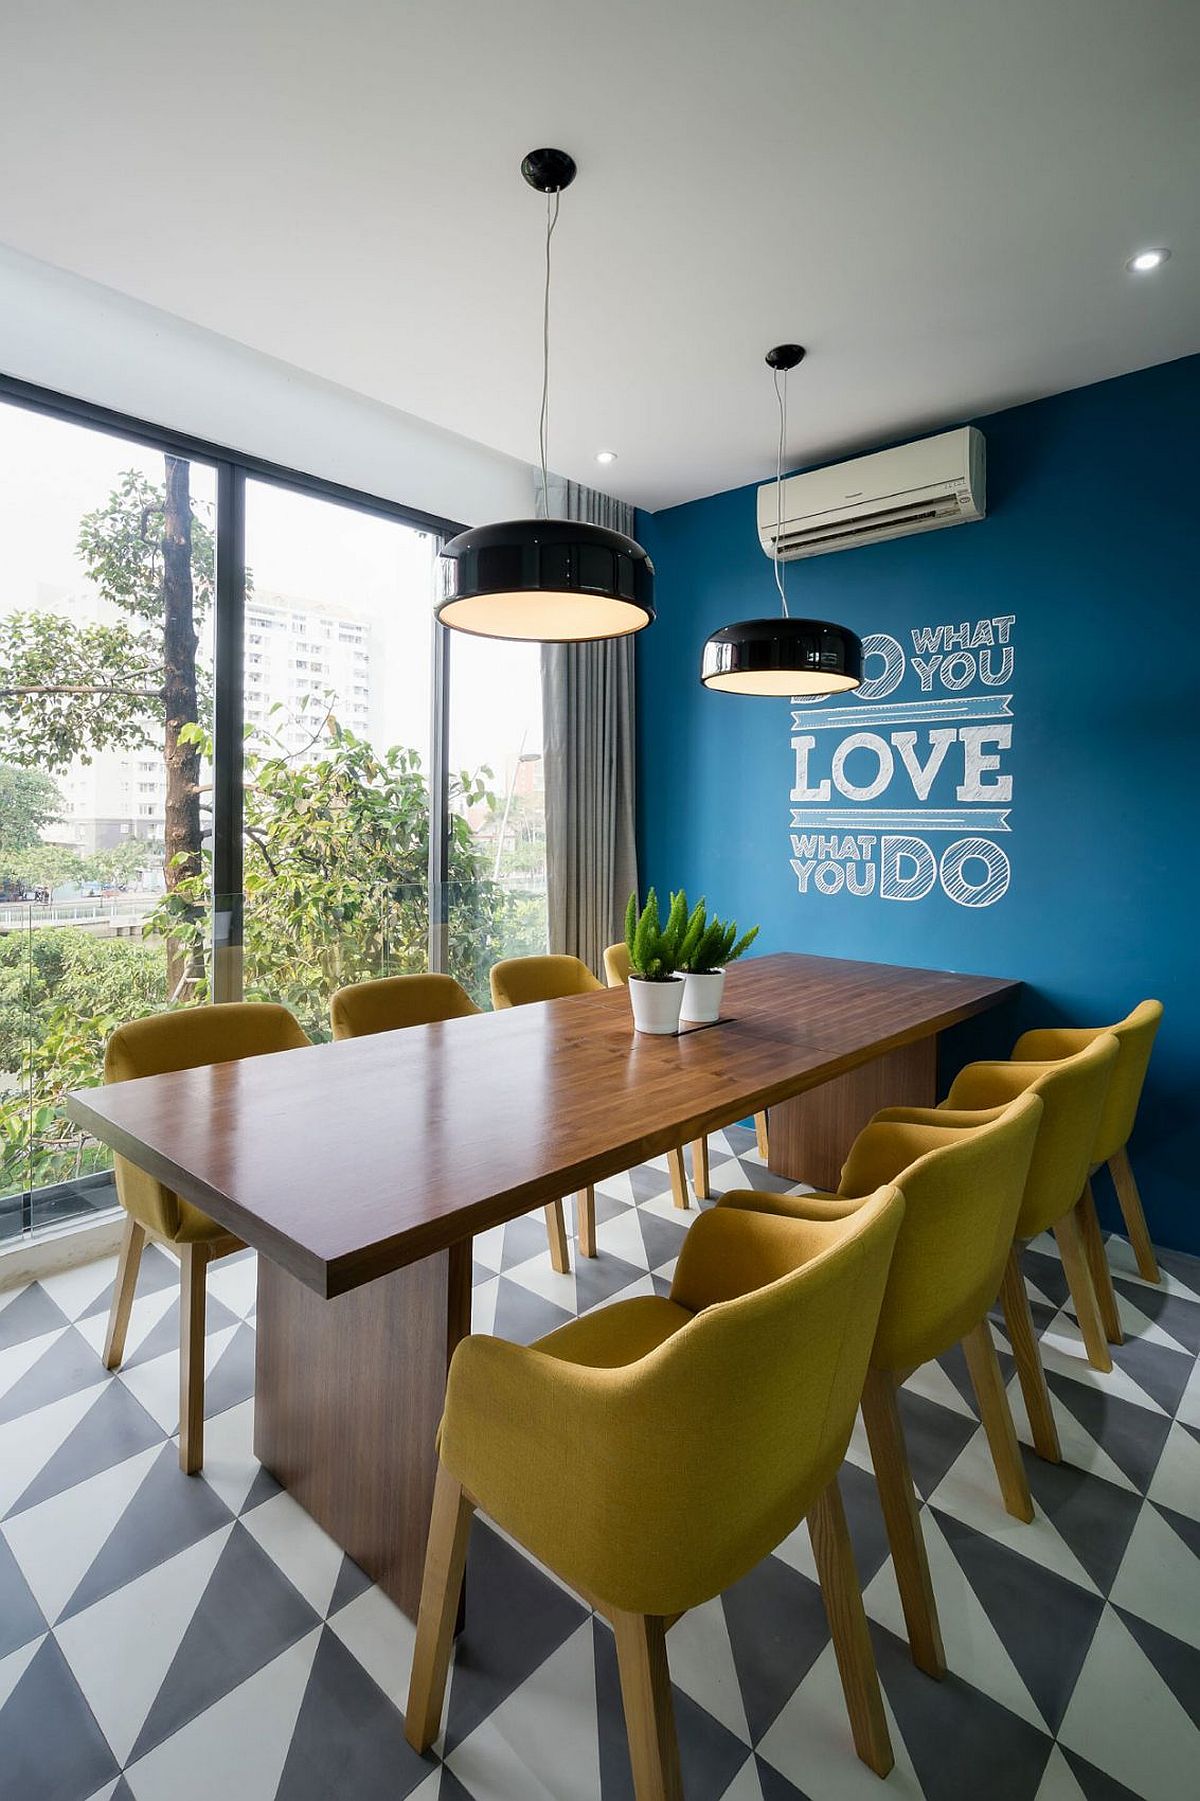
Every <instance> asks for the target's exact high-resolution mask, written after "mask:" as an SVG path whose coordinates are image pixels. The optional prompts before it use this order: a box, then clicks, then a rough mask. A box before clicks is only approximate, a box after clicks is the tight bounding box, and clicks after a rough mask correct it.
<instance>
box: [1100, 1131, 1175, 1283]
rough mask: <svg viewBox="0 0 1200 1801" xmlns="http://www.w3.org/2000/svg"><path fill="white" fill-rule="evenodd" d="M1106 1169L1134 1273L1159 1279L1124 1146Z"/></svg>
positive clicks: (1148, 1232)
mask: <svg viewBox="0 0 1200 1801" xmlns="http://www.w3.org/2000/svg"><path fill="white" fill-rule="evenodd" d="M1108 1173H1109V1175H1110V1176H1111V1177H1112V1179H1113V1187H1114V1188H1115V1189H1116V1191H1117V1200H1118V1201H1119V1203H1120V1207H1121V1217H1122V1219H1123V1220H1124V1221H1125V1230H1126V1231H1127V1232H1128V1234H1129V1242H1130V1244H1131V1245H1132V1246H1133V1254H1134V1256H1135V1257H1136V1258H1137V1266H1138V1275H1139V1276H1141V1277H1143V1278H1144V1280H1145V1281H1147V1282H1161V1280H1162V1277H1161V1275H1160V1273H1159V1268H1158V1258H1157V1257H1156V1256H1155V1255H1154V1246H1153V1245H1152V1244H1151V1242H1150V1230H1149V1227H1148V1226H1147V1225H1146V1215H1145V1212H1144V1210H1143V1208H1142V1197H1141V1195H1140V1194H1139V1193H1138V1185H1137V1181H1136V1178H1135V1177H1134V1173H1133V1168H1132V1166H1131V1164H1130V1162H1129V1152H1128V1151H1127V1150H1124V1149H1122V1150H1119V1151H1118V1152H1117V1154H1116V1156H1115V1157H1110V1158H1109V1160H1108Z"/></svg>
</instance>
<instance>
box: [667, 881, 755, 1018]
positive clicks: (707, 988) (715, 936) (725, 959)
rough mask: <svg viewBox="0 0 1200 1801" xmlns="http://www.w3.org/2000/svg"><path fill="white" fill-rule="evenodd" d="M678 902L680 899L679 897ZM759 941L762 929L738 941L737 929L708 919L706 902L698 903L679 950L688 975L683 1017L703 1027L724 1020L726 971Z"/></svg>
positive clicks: (684, 970) (745, 934) (719, 921)
mask: <svg viewBox="0 0 1200 1801" xmlns="http://www.w3.org/2000/svg"><path fill="white" fill-rule="evenodd" d="M676 898H678V897H676ZM757 937H758V927H757V926H751V928H750V930H749V931H748V932H745V933H743V935H742V936H741V937H740V938H739V937H738V929H737V926H736V925H734V924H733V922H732V921H730V922H729V923H728V924H726V922H725V921H724V920H721V919H717V918H716V917H715V915H714V917H713V918H712V919H710V918H709V917H708V909H707V907H706V906H705V903H704V901H703V900H699V901H697V902H696V905H695V907H693V909H692V911H691V913H690V914H689V915H688V921H687V925H686V926H685V927H684V933H683V938H682V941H681V943H680V946H679V967H680V969H681V970H682V971H683V974H684V982H683V1017H684V1019H689V1020H692V1021H698V1022H700V1023H701V1024H705V1025H707V1024H711V1022H712V1021H713V1020H716V1019H719V1018H720V1017H721V996H722V993H723V992H724V989H725V971H726V968H727V967H728V965H729V964H730V963H733V962H735V961H736V959H737V958H738V957H740V956H741V955H742V952H743V951H745V950H748V949H749V947H750V946H751V945H752V944H753V943H754V940H755V939H756V938H757Z"/></svg>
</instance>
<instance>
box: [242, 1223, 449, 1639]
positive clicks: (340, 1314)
mask: <svg viewBox="0 0 1200 1801" xmlns="http://www.w3.org/2000/svg"><path fill="white" fill-rule="evenodd" d="M470 1284H471V1246H470V1242H469V1241H467V1242H466V1243H465V1244H461V1245H454V1246H452V1247H451V1249H450V1250H449V1251H440V1252H438V1253H437V1254H435V1255H434V1256H432V1257H427V1258H425V1259H423V1260H422V1261H421V1262H420V1263H413V1264H410V1265H408V1267H407V1268H405V1269H399V1270H395V1271H393V1272H392V1274H390V1275H387V1276H382V1277H380V1278H379V1280H378V1281H375V1282H369V1283H367V1284H366V1286H365V1287H362V1288H355V1289H352V1290H351V1291H350V1293H349V1294H344V1295H339V1296H338V1297H337V1298H336V1299H334V1300H329V1301H326V1300H322V1299H321V1297H320V1296H319V1295H317V1294H314V1293H313V1291H312V1290H311V1289H309V1288H306V1287H305V1286H304V1284H303V1283H301V1282H298V1281H297V1280H296V1278H295V1277H294V1276H292V1275H289V1274H288V1272H287V1271H286V1270H284V1269H281V1268H280V1266H279V1265H278V1264H276V1263H272V1262H270V1260H269V1259H268V1258H266V1257H264V1256H260V1257H259V1260H258V1344H257V1352H256V1371H255V1406H254V1450H255V1455H256V1456H257V1457H258V1458H260V1459H261V1461H262V1462H263V1463H264V1464H265V1465H266V1467H267V1469H269V1470H270V1471H271V1473H272V1474H273V1475H274V1476H275V1477H276V1478H277V1479H278V1480H279V1481H280V1482H282V1484H283V1485H284V1487H285V1488H287V1489H289V1490H290V1492H291V1493H292V1494H293V1495H294V1496H295V1497H296V1499H297V1501H299V1503H300V1505H301V1506H302V1507H304V1508H305V1509H306V1510H307V1511H308V1512H309V1513H310V1514H311V1515H312V1517H313V1519H314V1520H316V1522H317V1524H318V1525H319V1526H322V1527H323V1528H324V1530H325V1531H326V1532H328V1533H329V1535H330V1537H331V1538H333V1539H335V1540H336V1541H337V1543H338V1544H339V1545H341V1546H342V1548H343V1549H344V1550H346V1551H348V1552H349V1553H350V1555H351V1557H353V1558H354V1560H355V1562H356V1563H358V1564H361V1566H362V1568H363V1569H364V1570H365V1571H366V1572H367V1574H368V1575H369V1576H370V1577H372V1578H373V1580H374V1581H376V1582H377V1583H378V1584H379V1586H380V1587H381V1588H382V1589H383V1590H384V1591H385V1593H386V1594H388V1595H390V1596H391V1598H392V1600H393V1601H395V1602H396V1604H397V1606H398V1607H401V1608H403V1610H404V1612H405V1613H406V1614H408V1616H409V1618H410V1619H414V1620H415V1619H416V1617H417V1607H418V1604H419V1602H420V1598H421V1577H422V1572H423V1569H424V1564H425V1541H426V1536H427V1534H428V1529H429V1515H430V1509H431V1508H432V1505H433V1484H434V1477H435V1474H436V1471H437V1452H436V1448H435V1444H434V1438H435V1434H436V1432H437V1427H438V1421H439V1420H440V1419H441V1415H442V1402H443V1399H444V1396H445V1390H446V1369H447V1365H448V1363H449V1360H450V1355H451V1353H452V1351H453V1349H454V1346H455V1345H456V1344H457V1343H458V1341H459V1339H460V1338H461V1337H463V1336H464V1335H465V1334H466V1333H467V1332H469V1331H470V1329H471V1286H470Z"/></svg>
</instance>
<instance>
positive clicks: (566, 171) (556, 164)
mask: <svg viewBox="0 0 1200 1801" xmlns="http://www.w3.org/2000/svg"><path fill="white" fill-rule="evenodd" d="M521 173H522V175H523V176H524V177H525V179H526V181H527V182H528V183H529V185H530V187H531V188H536V190H537V192H538V193H539V194H561V193H562V191H563V189H564V188H569V187H570V185H571V183H572V182H573V181H574V179H575V177H576V175H577V174H578V173H579V171H578V168H577V167H576V163H575V158H574V157H573V156H572V155H571V154H570V153H569V152H568V151H566V150H531V151H530V152H529V154H528V156H524V157H522V159H521Z"/></svg>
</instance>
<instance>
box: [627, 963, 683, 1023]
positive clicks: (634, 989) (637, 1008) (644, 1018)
mask: <svg viewBox="0 0 1200 1801" xmlns="http://www.w3.org/2000/svg"><path fill="white" fill-rule="evenodd" d="M629 1002H630V1005H631V1006H632V1008H633V1029H634V1031H635V1032H653V1033H654V1034H655V1035H656V1036H657V1037H659V1038H667V1037H672V1036H673V1035H674V1034H675V1033H676V1032H678V1030H679V1009H680V1007H681V1006H682V1005H683V983H682V982H681V981H680V979H679V977H678V976H672V977H671V979H670V981H667V982H647V981H646V980H645V978H644V977H642V976H635V975H631V976H630V978H629Z"/></svg>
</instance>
